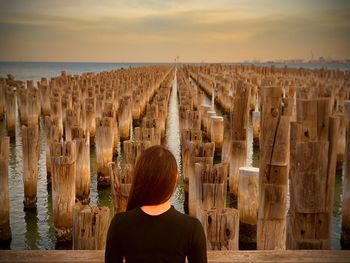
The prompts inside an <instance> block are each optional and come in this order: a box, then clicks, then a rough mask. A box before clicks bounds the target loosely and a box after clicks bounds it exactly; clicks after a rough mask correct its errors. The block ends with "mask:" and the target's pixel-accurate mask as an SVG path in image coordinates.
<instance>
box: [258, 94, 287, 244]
mask: <svg viewBox="0 0 350 263" xmlns="http://www.w3.org/2000/svg"><path fill="white" fill-rule="evenodd" d="M262 93H263V96H262V112H261V122H260V123H261V132H260V139H261V140H260V169H259V175H260V176H259V212H258V230H257V231H258V232H257V248H258V249H259V250H264V249H265V250H274V249H285V242H286V231H285V229H286V213H287V194H288V160H289V134H290V132H289V131H290V128H289V125H290V116H284V115H283V114H284V113H283V104H282V96H283V90H282V88H281V87H265V88H263V90H262Z"/></svg>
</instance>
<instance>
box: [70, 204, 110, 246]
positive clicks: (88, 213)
mask: <svg viewBox="0 0 350 263" xmlns="http://www.w3.org/2000/svg"><path fill="white" fill-rule="evenodd" d="M109 223H110V212H109V208H108V207H97V206H89V205H82V204H81V203H76V204H75V205H74V208H73V249H77V250H104V249H105V246H106V239H107V232H108V227H109Z"/></svg>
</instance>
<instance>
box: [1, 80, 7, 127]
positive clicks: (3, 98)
mask: <svg viewBox="0 0 350 263" xmlns="http://www.w3.org/2000/svg"><path fill="white" fill-rule="evenodd" d="M5 88H6V82H5V80H4V79H0V121H2V120H3V119H4V116H5V94H6V92H5Z"/></svg>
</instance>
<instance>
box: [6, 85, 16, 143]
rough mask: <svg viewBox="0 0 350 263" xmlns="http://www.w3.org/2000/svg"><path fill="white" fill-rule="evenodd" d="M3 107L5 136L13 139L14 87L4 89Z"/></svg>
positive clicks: (14, 114) (14, 117)
mask: <svg viewBox="0 0 350 263" xmlns="http://www.w3.org/2000/svg"><path fill="white" fill-rule="evenodd" d="M5 105H6V128H7V134H8V135H9V136H10V137H13V136H15V132H16V89H15V88H14V87H8V88H7V89H6V96H5Z"/></svg>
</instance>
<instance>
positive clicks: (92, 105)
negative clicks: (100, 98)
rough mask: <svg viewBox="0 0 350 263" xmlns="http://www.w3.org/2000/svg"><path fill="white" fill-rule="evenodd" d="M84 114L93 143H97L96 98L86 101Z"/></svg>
mask: <svg viewBox="0 0 350 263" xmlns="http://www.w3.org/2000/svg"><path fill="white" fill-rule="evenodd" d="M84 113H85V121H86V130H88V131H89V133H90V138H91V142H94V141H95V134H96V117H95V115H96V100H95V98H87V99H85V104H84Z"/></svg>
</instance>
